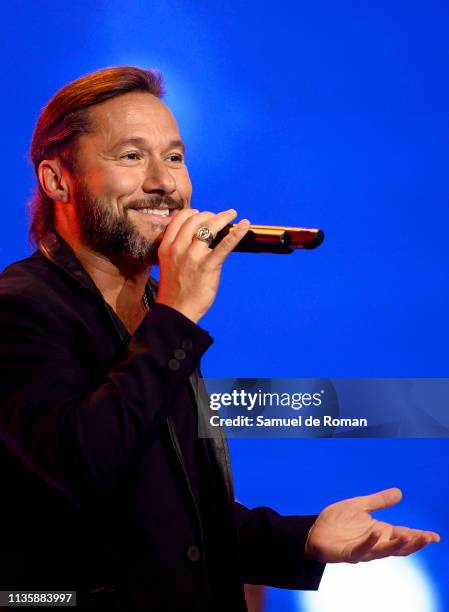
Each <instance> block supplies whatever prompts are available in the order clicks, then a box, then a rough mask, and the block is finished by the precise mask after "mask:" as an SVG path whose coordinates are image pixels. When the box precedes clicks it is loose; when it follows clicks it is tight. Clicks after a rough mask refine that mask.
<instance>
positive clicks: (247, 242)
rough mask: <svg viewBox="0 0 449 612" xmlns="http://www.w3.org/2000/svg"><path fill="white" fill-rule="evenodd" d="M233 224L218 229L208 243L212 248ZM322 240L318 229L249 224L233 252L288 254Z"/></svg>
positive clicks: (312, 245) (318, 244)
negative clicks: (246, 231)
mask: <svg viewBox="0 0 449 612" xmlns="http://www.w3.org/2000/svg"><path fill="white" fill-rule="evenodd" d="M234 227H235V225H234V224H232V223H230V224H228V225H226V227H224V228H223V229H222V230H220V231H219V232H218V233H217V235H216V236H215V238H214V240H213V241H212V242H211V244H210V248H211V249H213V248H215V247H216V246H217V244H218V243H219V242H220V240H223V238H224V237H225V236H226V235H227V234H229V232H232V230H233V228H234ZM323 240H324V233H323V231H322V230H320V229H307V228H305V227H279V226H277V225H250V226H249V230H248V233H247V234H246V235H245V236H243V238H242V240H241V241H240V242H239V243H238V245H237V246H236V247H235V248H234V250H233V252H234V253H275V254H277V255H289V254H290V253H293V251H297V250H301V249H315V248H316V247H318V246H320V244H321V243H322V242H323Z"/></svg>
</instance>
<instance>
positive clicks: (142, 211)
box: [128, 206, 175, 226]
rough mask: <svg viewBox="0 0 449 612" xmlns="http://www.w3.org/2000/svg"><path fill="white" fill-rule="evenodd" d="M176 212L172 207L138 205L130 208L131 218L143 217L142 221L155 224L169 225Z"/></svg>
mask: <svg viewBox="0 0 449 612" xmlns="http://www.w3.org/2000/svg"><path fill="white" fill-rule="evenodd" d="M174 213H175V210H174V209H170V208H167V207H165V208H145V207H140V206H139V207H136V208H129V209H128V214H129V215H130V217H131V218H134V219H141V222H142V223H150V224H153V225H161V226H162V225H163V226H165V225H168V224H169V223H170V221H171V218H172V217H173V215H174Z"/></svg>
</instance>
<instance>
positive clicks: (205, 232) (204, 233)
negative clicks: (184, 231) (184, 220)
mask: <svg viewBox="0 0 449 612" xmlns="http://www.w3.org/2000/svg"><path fill="white" fill-rule="evenodd" d="M195 238H198V240H201V242H205V243H206V244H208V245H211V244H212V242H213V241H214V238H215V236H214V235H213V233H212V232H211V231H210V229H209V228H208V227H200V229H199V230H198V231H197V232H196V234H195Z"/></svg>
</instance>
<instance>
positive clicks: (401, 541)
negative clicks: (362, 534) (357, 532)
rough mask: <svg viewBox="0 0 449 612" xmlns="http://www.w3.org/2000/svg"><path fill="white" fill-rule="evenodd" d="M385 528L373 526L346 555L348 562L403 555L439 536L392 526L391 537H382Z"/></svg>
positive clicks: (415, 550) (436, 539)
mask: <svg viewBox="0 0 449 612" xmlns="http://www.w3.org/2000/svg"><path fill="white" fill-rule="evenodd" d="M382 535H385V530H383V529H382V527H381V526H376V527H374V528H373V530H372V532H371V533H370V534H369V536H368V537H367V538H366V539H365V540H364V541H363V542H361V543H360V544H358V545H357V546H354V547H353V548H352V549H351V550H350V552H349V553H348V555H347V558H348V562H349V563H358V562H359V561H373V560H374V559H383V558H385V557H390V556H395V557H405V556H407V555H411V554H413V553H415V552H417V551H418V550H421V549H422V548H424V546H427V544H431V543H436V542H439V541H440V536H439V535H438V534H437V533H434V532H433V531H421V530H419V529H409V528H408V527H393V529H392V531H391V537H390V538H388V539H382Z"/></svg>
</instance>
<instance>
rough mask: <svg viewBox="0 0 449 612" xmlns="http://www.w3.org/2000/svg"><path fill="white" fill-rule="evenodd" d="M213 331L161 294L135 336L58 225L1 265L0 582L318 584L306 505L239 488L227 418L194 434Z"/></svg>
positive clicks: (154, 604) (103, 586) (180, 604)
mask: <svg viewBox="0 0 449 612" xmlns="http://www.w3.org/2000/svg"><path fill="white" fill-rule="evenodd" d="M150 290H151V285H150V284H149V286H148V291H150ZM211 342H212V340H211V338H210V336H209V335H208V333H207V332H206V331H204V330H203V329H201V328H200V327H199V326H197V325H195V324H194V323H192V322H191V321H190V320H188V319H187V318H186V317H184V316H183V315H182V314H180V313H179V312H177V311H176V310H173V309H171V308H169V307H167V306H164V305H161V304H153V306H152V308H151V309H150V312H149V313H148V315H147V316H146V317H145V319H144V320H143V322H142V324H141V325H140V326H139V328H138V329H137V331H136V332H135V333H134V335H133V336H132V337H130V336H129V335H128V333H127V331H126V329H125V328H124V326H123V324H122V322H121V321H120V319H119V318H118V317H117V316H116V314H115V313H114V311H113V310H112V309H111V308H110V307H109V306H108V304H107V303H106V302H105V301H104V299H103V297H102V295H101V293H100V292H99V291H98V289H97V287H96V286H95V284H94V283H93V281H92V279H91V278H90V276H89V275H88V274H87V273H86V272H85V270H84V269H83V267H82V266H81V264H80V263H79V261H78V260H77V259H76V257H75V255H74V253H73V252H72V250H71V249H70V248H69V247H68V245H67V244H66V243H65V242H64V241H63V240H62V239H61V238H60V237H59V236H58V235H56V234H53V233H50V234H48V235H47V236H46V238H45V239H44V240H43V241H42V243H41V245H40V250H39V251H36V252H35V253H34V254H33V255H32V256H31V257H29V258H27V259H25V260H23V261H20V262H17V263H14V264H12V265H11V266H9V267H8V268H7V269H6V270H5V271H4V272H3V273H2V275H1V276H0V469H1V471H0V478H1V485H2V486H1V490H2V497H3V500H2V504H1V513H2V518H1V533H0V542H1V551H0V590H12V589H15V590H19V589H28V590H31V589H39V590H43V589H52V590H69V589H70V590H76V591H77V594H78V595H77V597H78V605H79V606H81V608H82V609H83V608H85V609H92V610H100V609H101V610H103V609H104V610H108V612H112V610H120V611H126V612H134V611H136V612H140V611H142V612H143V610H145V611H153V610H154V611H155V612H156V611H157V612H165V611H168V612H178V611H179V612H181V611H186V612H187V611H189V612H190V611H200V610H214V611H215V610H217V611H218V610H226V611H231V610H232V611H238V610H245V609H246V608H245V604H244V597H243V588H242V585H243V583H244V582H250V583H256V584H271V585H275V586H280V587H286V588H299V589H316V588H318V584H319V581H320V579H321V575H322V572H323V567H324V566H323V565H322V564H321V563H317V562H314V561H305V560H303V559H302V551H303V549H304V543H305V539H306V536H307V533H308V529H309V527H310V526H311V525H312V523H313V521H314V519H315V517H314V516H306V517H280V516H279V515H278V514H277V513H275V512H274V511H272V510H270V509H268V508H256V509H254V510H249V509H247V508H245V507H244V506H242V505H241V504H238V503H235V501H234V496H233V490H232V480H231V473H230V466H229V458H228V453H227V448H226V443H225V440H224V438H223V436H222V434H221V433H220V434H219V435H216V436H215V437H214V438H213V439H196V418H197V410H198V412H199V418H202V415H203V411H202V408H201V407H202V406H203V405H204V402H205V401H207V396H206V395H205V391H204V388H203V386H202V384H201V379H200V378H199V377H198V375H197V371H198V367H199V361H200V358H201V356H202V354H203V353H204V351H205V350H206V349H207V348H208V347H209V346H210V344H211Z"/></svg>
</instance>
